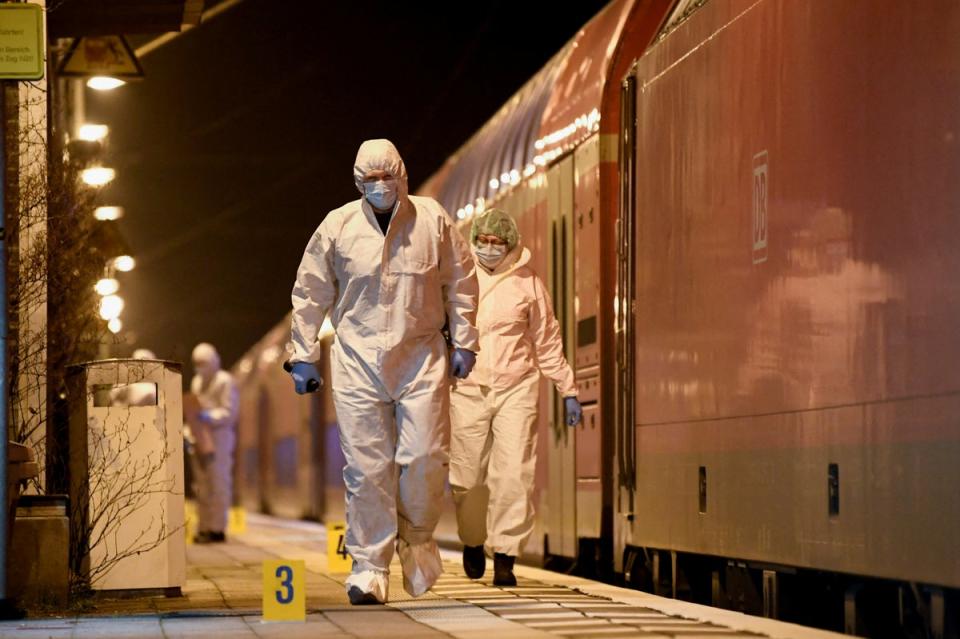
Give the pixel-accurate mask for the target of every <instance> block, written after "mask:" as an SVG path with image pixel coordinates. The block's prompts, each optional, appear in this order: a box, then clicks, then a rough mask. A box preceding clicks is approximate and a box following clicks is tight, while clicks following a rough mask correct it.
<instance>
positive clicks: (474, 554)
mask: <svg viewBox="0 0 960 639" xmlns="http://www.w3.org/2000/svg"><path fill="white" fill-rule="evenodd" d="M486 568H487V557H486V556H485V555H484V554H483V546H464V547H463V569H464V570H465V571H466V573H467V577H470V578H471V579H479V578H480V577H483V571H484V570H486Z"/></svg>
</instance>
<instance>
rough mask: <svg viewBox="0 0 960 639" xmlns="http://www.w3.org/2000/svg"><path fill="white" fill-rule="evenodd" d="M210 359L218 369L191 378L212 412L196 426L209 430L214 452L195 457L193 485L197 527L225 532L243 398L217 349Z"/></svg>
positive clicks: (200, 400) (201, 400)
mask: <svg viewBox="0 0 960 639" xmlns="http://www.w3.org/2000/svg"><path fill="white" fill-rule="evenodd" d="M211 350H212V349H211ZM194 357H196V351H195V355H194ZM210 358H211V359H210V360H209V361H211V362H212V363H213V366H212V368H213V369H214V370H215V372H214V373H213V374H212V375H211V376H210V377H209V378H207V379H205V378H204V377H203V376H202V375H199V374H197V375H194V376H193V379H192V380H191V381H190V392H191V393H193V394H194V395H195V396H196V397H197V401H198V403H199V404H200V408H201V409H203V410H205V411H207V414H208V415H209V421H207V422H205V423H203V424H197V425H196V426H195V428H206V429H208V430H209V432H210V436H211V439H212V440H213V452H212V453H209V454H205V455H201V454H199V453H197V454H195V455H194V456H193V462H192V468H193V476H194V482H193V484H194V492H195V493H196V496H197V529H198V530H200V531H205V532H224V531H225V530H226V528H227V512H228V510H229V509H230V502H231V501H232V496H233V448H234V441H235V439H236V426H237V413H238V409H239V406H240V400H239V396H238V394H237V386H236V384H235V383H234V381H233V376H232V375H231V374H230V373H228V372H227V371H225V370H220V357H219V355H217V353H216V351H213V352H212V354H211V355H210Z"/></svg>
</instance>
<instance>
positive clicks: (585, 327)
mask: <svg viewBox="0 0 960 639" xmlns="http://www.w3.org/2000/svg"><path fill="white" fill-rule="evenodd" d="M596 343H597V316H596V315H591V316H590V317H587V318H584V319H582V320H580V321H579V322H577V346H589V345H590V344H596Z"/></svg>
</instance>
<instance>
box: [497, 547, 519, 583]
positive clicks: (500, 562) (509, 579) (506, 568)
mask: <svg viewBox="0 0 960 639" xmlns="http://www.w3.org/2000/svg"><path fill="white" fill-rule="evenodd" d="M515 559H516V557H511V556H510V555H505V554H503V553H502V552H498V553H494V554H493V585H494V586H516V585H517V578H516V577H515V576H514V575H513V562H514V560H515Z"/></svg>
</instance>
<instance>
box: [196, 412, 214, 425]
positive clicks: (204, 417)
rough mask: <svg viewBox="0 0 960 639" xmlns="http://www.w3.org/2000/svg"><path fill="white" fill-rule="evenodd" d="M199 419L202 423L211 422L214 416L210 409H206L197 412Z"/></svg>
mask: <svg viewBox="0 0 960 639" xmlns="http://www.w3.org/2000/svg"><path fill="white" fill-rule="evenodd" d="M197 420H198V421H199V422H200V423H202V424H209V423H210V422H212V421H213V418H212V417H211V416H210V411H209V410H207V409H204V410H202V411H200V412H199V413H197Z"/></svg>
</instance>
